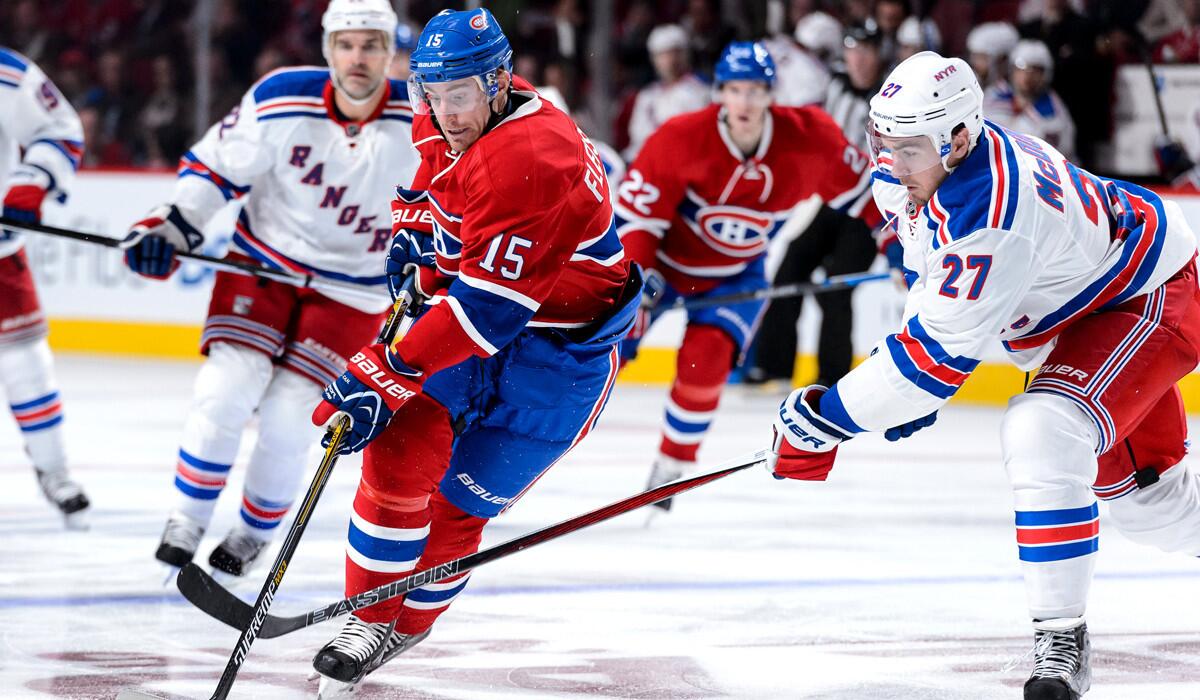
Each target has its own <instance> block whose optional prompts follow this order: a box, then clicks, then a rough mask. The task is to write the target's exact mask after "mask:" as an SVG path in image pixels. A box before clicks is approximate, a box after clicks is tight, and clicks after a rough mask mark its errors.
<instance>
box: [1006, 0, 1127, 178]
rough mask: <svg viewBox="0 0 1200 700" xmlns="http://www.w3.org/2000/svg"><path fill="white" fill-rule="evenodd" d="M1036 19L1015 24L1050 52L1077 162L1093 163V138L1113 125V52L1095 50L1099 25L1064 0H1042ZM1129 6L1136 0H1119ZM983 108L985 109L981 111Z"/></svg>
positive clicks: (1104, 137)
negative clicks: (1071, 120) (1072, 123)
mask: <svg viewBox="0 0 1200 700" xmlns="http://www.w3.org/2000/svg"><path fill="white" fill-rule="evenodd" d="M1045 2H1046V7H1045V10H1044V11H1043V12H1042V16H1041V17H1040V18H1038V19H1035V20H1032V21H1030V22H1026V23H1024V24H1022V25H1021V26H1020V32H1021V36H1022V37H1025V38H1029V39H1040V40H1041V41H1042V42H1043V43H1044V44H1045V45H1046V46H1047V47H1048V48H1049V49H1050V55H1051V56H1052V57H1053V58H1054V77H1053V88H1054V91H1055V92H1057V93H1058V95H1059V96H1060V97H1061V98H1062V101H1063V102H1064V103H1066V106H1067V111H1068V112H1070V113H1071V114H1073V115H1087V118H1086V119H1083V120H1082V121H1080V122H1079V125H1078V127H1079V129H1078V132H1077V133H1076V140H1075V146H1076V149H1077V154H1078V158H1079V163H1080V164H1081V165H1082V166H1083V167H1085V168H1091V167H1094V165H1093V164H1094V162H1095V147H1094V145H1095V144H1096V143H1099V142H1102V141H1107V140H1108V139H1109V136H1110V134H1111V131H1112V101H1113V99H1112V87H1113V73H1114V67H1113V63H1112V58H1111V57H1109V56H1104V55H1101V54H1098V53H1097V51H1096V46H1097V40H1098V38H1099V31H1098V29H1097V26H1096V24H1095V23H1093V22H1092V21H1091V20H1089V19H1088V18H1086V17H1084V16H1083V15H1081V14H1079V13H1078V12H1076V11H1075V10H1074V9H1073V8H1072V7H1071V3H1070V2H1069V0H1045ZM1119 4H1122V5H1125V6H1130V5H1136V4H1138V3H1131V2H1127V0H1120V2H1119ZM985 114H986V112H985Z"/></svg>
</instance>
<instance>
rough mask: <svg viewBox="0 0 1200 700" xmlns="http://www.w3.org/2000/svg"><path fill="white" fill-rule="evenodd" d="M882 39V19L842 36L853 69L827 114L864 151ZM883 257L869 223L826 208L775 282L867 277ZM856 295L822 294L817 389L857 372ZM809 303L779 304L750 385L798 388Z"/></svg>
mask: <svg viewBox="0 0 1200 700" xmlns="http://www.w3.org/2000/svg"><path fill="white" fill-rule="evenodd" d="M882 40H883V37H882V35H881V34H880V32H879V29H878V28H877V27H876V26H875V24H874V22H870V23H869V24H867V25H858V26H852V27H849V28H848V29H847V30H846V33H845V34H844V35H843V38H842V45H843V46H844V47H845V51H844V56H845V62H846V66H845V71H844V72H840V73H835V74H834V76H833V78H832V80H831V81H830V83H829V91H828V93H827V95H826V98H825V111H826V112H828V113H829V114H830V116H832V117H833V119H834V121H836V122H837V123H838V125H839V126H841V127H842V131H843V132H844V133H845V135H846V138H847V139H848V140H849V141H850V143H852V144H854V145H856V146H858V147H859V149H860V150H862V151H863V152H867V148H868V147H867V131H866V124H867V113H868V111H869V106H868V101H869V100H870V99H871V96H872V95H874V94H875V93H876V92H877V91H878V90H879V84H880V82H881V81H882V80H883V78H884V76H885V75H886V69H887V67H888V66H887V65H886V64H885V63H884V60H883V57H882V56H881V48H882ZM876 252H877V251H876V246H875V240H874V238H873V237H872V236H871V231H870V229H868V228H867V225H866V224H864V223H863V222H862V221H861V220H859V219H856V218H853V217H850V216H847V215H845V214H841V213H839V212H836V211H834V210H832V209H830V208H829V207H827V206H822V207H821V210H820V211H819V212H818V213H817V215H816V217H814V218H813V221H812V223H811V224H810V225H809V227H808V228H807V229H805V231H804V233H802V234H800V235H799V236H797V238H796V240H794V241H792V242H791V243H790V244H788V248H787V252H786V253H785V254H784V256H783V260H782V261H781V262H780V265H779V270H778V271H777V272H776V273H775V279H774V281H773V284H775V285H776V286H779V285H785V284H793V283H798V282H807V281H808V280H809V279H810V278H811V277H812V273H813V271H814V270H815V269H816V268H818V267H823V268H824V269H825V274H826V275H828V276H833V275H842V274H847V273H851V272H862V271H864V270H866V269H867V268H869V267H870V266H871V263H872V262H874V260H875V255H876ZM852 294H853V290H845V291H840V292H824V293H822V294H818V295H816V300H817V303H818V304H819V305H820V307H821V335H820V339H819V340H818V342H817V381H816V383H817V384H822V385H824V386H833V383H834V382H836V381H837V380H838V379H841V377H842V375H844V374H846V373H847V372H849V371H850V364H851V362H852V361H853V359H854V344H853V342H852V340H851V331H852V330H853V326H854V318H853V309H852V305H851V301H852V298H851V295H852ZM803 303H804V298H803V297H791V298H786V299H775V300H772V301H771V304H770V306H769V307H768V308H767V313H766V315H765V316H764V317H763V321H762V325H761V326H760V330H759V332H758V339H757V341H756V342H755V351H754V361H753V364H752V365H751V366H750V367H749V368H748V369H747V370H746V374H745V377H744V381H745V382H746V383H747V384H769V385H771V386H772V388H775V387H776V385H779V384H786V385H787V386H788V387H790V386H791V384H792V369H793V367H794V365H795V361H796V349H797V338H796V326H797V321H798V320H799V318H800V311H801V309H802V307H803ZM778 388H780V389H782V388H783V387H778Z"/></svg>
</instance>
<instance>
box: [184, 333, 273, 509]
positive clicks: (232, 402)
mask: <svg viewBox="0 0 1200 700" xmlns="http://www.w3.org/2000/svg"><path fill="white" fill-rule="evenodd" d="M273 373H274V368H273V367H272V365H271V358H269V357H267V356H266V355H264V354H263V353H261V352H258V351H256V350H251V349H249V348H245V347H241V346H238V345H233V344H230V343H215V344H213V346H212V348H211V349H210V350H209V355H208V359H207V360H206V361H205V362H204V364H203V365H202V366H201V367H200V372H199V373H198V374H197V375H196V384H195V394H194V397H193V400H192V407H191V410H190V411H189V412H188V416H187V419H186V420H185V422H184V426H183V437H182V439H181V440H180V447H179V459H178V462H177V463H176V467H175V490H176V499H175V508H176V510H178V511H179V512H182V513H183V514H184V515H186V516H188V517H189V518H191V519H193V520H196V521H197V522H200V523H202V524H205V525H207V523H208V521H209V520H210V519H211V518H212V512H213V509H214V508H215V507H216V504H217V496H219V495H221V489H223V488H225V480H226V478H227V477H228V476H229V469H230V467H231V466H232V465H233V460H234V458H235V457H237V451H238V443H239V442H240V441H241V438H242V430H243V429H244V428H245V427H246V423H248V422H249V421H250V417H251V416H252V415H253V414H254V409H255V408H256V407H257V406H258V403H259V401H260V399H261V398H262V396H263V392H264V391H265V390H266V388H267V384H268V382H270V380H271V376H272V374H273Z"/></svg>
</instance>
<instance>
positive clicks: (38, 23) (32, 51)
mask: <svg viewBox="0 0 1200 700" xmlns="http://www.w3.org/2000/svg"><path fill="white" fill-rule="evenodd" d="M8 24H9V25H10V26H9V27H8V28H6V30H5V31H4V44H5V45H6V46H9V47H11V48H13V49H16V50H17V51H19V52H20V53H22V54H24V55H25V56H27V57H28V58H29V59H30V60H32V61H34V62H35V63H40V64H44V62H45V61H46V59H47V58H48V56H47V47H48V45H49V43H50V32H49V31H48V27H47V24H46V22H45V21H43V20H42V18H41V11H40V9H39V7H38V3H37V2H36V0H18V2H17V3H16V4H15V5H13V7H12V15H11V17H10V18H9V22H8Z"/></svg>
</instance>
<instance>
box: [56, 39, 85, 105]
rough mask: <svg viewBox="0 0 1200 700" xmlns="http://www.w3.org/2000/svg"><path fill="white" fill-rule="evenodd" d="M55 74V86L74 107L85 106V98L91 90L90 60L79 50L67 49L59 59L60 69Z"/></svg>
mask: <svg viewBox="0 0 1200 700" xmlns="http://www.w3.org/2000/svg"><path fill="white" fill-rule="evenodd" d="M52 72H53V74H54V75H53V78H54V84H55V85H56V86H57V87H58V89H59V91H60V92H61V93H62V94H63V95H65V96H66V98H67V101H68V102H70V103H71V104H73V105H81V104H83V97H84V95H86V94H87V91H88V90H89V89H90V85H89V76H88V58H87V56H86V55H85V54H84V53H83V51H80V50H79V49H67V50H66V51H63V52H62V54H61V55H59V57H58V68H57V69H56V70H54V71H52Z"/></svg>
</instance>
